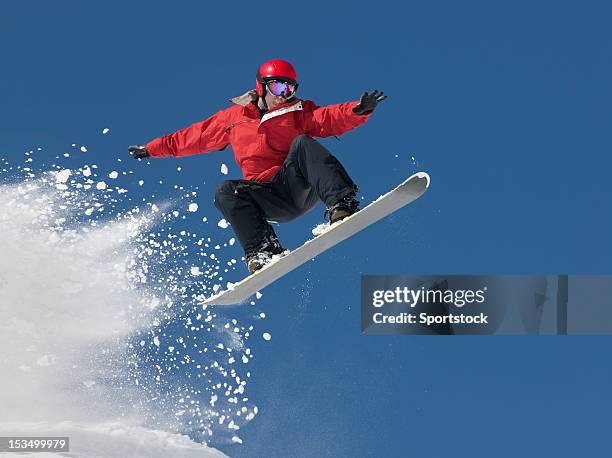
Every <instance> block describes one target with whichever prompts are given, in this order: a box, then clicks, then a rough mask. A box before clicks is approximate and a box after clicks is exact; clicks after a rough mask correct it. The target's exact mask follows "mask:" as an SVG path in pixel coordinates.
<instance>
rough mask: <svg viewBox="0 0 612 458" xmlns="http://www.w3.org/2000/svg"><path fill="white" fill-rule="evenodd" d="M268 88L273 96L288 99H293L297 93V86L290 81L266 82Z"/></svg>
mask: <svg viewBox="0 0 612 458" xmlns="http://www.w3.org/2000/svg"><path fill="white" fill-rule="evenodd" d="M266 86H267V88H268V90H269V91H270V92H271V93H272V95H276V96H280V95H282V96H283V97H284V98H286V99H290V98H291V97H293V96H294V94H295V91H297V84H296V83H290V82H289V81H279V80H271V81H268V82H266Z"/></svg>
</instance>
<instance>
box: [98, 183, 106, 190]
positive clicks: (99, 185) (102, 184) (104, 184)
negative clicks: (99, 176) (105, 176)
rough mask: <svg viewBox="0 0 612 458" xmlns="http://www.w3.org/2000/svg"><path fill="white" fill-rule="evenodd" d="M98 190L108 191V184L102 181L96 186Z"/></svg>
mask: <svg viewBox="0 0 612 458" xmlns="http://www.w3.org/2000/svg"><path fill="white" fill-rule="evenodd" d="M96 189H106V183H105V182H104V181H100V182H98V183H97V184H96Z"/></svg>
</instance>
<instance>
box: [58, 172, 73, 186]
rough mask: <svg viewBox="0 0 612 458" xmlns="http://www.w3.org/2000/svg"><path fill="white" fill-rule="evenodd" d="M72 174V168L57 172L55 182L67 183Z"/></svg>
mask: <svg viewBox="0 0 612 458" xmlns="http://www.w3.org/2000/svg"><path fill="white" fill-rule="evenodd" d="M70 175H72V172H71V171H70V169H64V170H61V171H59V172H57V173H56V174H55V182H56V183H66V181H68V177H70Z"/></svg>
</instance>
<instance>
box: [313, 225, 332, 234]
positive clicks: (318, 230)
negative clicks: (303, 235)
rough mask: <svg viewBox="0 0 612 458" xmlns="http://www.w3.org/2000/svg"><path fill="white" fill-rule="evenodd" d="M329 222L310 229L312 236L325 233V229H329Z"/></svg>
mask: <svg viewBox="0 0 612 458" xmlns="http://www.w3.org/2000/svg"><path fill="white" fill-rule="evenodd" d="M329 226H330V224H329V222H328V223H321V224H319V225H318V226H316V227H314V228H313V229H312V235H315V236H316V235H321V234H322V233H323V232H325V231H326V230H327V229H329Z"/></svg>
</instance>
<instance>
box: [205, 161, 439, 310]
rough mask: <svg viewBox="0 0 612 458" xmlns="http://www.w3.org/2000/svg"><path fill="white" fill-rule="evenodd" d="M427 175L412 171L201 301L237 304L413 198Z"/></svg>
mask: <svg viewBox="0 0 612 458" xmlns="http://www.w3.org/2000/svg"><path fill="white" fill-rule="evenodd" d="M429 181H430V179H429V175H428V174H427V173H425V172H419V173H415V174H414V175H412V176H410V177H409V178H408V179H406V180H405V181H404V182H403V183H401V184H400V185H399V186H397V187H396V188H395V189H393V190H391V191H389V192H388V193H387V194H384V195H382V196H380V197H379V198H378V199H376V200H375V201H374V202H372V203H371V204H369V205H368V206H367V207H364V208H363V209H362V210H360V211H358V212H357V213H354V214H353V215H351V216H349V217H347V218H345V219H343V220H342V221H339V222H337V223H334V224H332V225H330V226H329V227H328V228H327V229H325V230H324V231H323V232H322V233H320V234H319V235H317V236H316V237H315V238H313V239H311V240H308V241H307V242H306V243H304V244H303V245H302V246H300V247H299V248H296V249H295V250H293V251H291V252H289V253H288V254H286V255H284V256H282V257H279V258H277V259H274V260H272V261H271V262H270V263H269V264H266V265H265V266H264V267H263V268H261V269H260V270H258V271H257V272H255V273H254V274H251V275H249V276H248V277H246V278H245V279H244V280H242V281H240V282H238V283H234V284H228V289H226V290H223V291H220V292H218V293H216V294H215V295H213V296H211V297H208V298H205V299H203V304H204V305H232V304H241V303H243V302H245V301H246V300H247V299H249V298H250V297H251V296H252V295H253V294H255V293H257V292H258V291H260V290H261V289H263V288H265V287H266V286H268V285H269V284H271V283H272V282H274V281H276V280H278V279H279V278H281V277H282V276H284V275H286V274H288V273H289V272H291V271H292V270H294V269H296V268H297V267H299V266H301V265H302V264H304V263H305V262H307V261H309V260H310V259H313V258H314V257H315V256H317V255H319V254H321V253H322V252H324V251H326V250H328V249H329V248H331V247H333V246H334V245H336V244H338V243H340V242H342V241H343V240H345V239H347V238H349V237H350V236H352V235H354V234H356V233H357V232H360V231H361V230H363V229H364V228H366V227H368V226H369V225H371V224H373V223H375V222H376V221H379V220H381V219H382V218H384V217H385V216H388V215H390V214H391V213H393V212H395V211H396V210H399V209H400V208H402V207H403V206H405V205H408V204H409V203H410V202H413V201H415V200H416V199H418V198H419V197H421V195H423V193H424V192H425V191H426V190H427V188H428V187H429Z"/></svg>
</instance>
